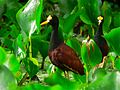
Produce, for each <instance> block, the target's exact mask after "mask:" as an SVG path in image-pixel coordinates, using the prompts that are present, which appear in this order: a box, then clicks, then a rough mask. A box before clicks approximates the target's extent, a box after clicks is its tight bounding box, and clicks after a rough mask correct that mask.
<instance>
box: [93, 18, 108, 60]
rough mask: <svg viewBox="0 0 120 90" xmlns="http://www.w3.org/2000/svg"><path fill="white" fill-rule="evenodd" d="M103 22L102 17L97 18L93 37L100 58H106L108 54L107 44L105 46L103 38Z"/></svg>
mask: <svg viewBox="0 0 120 90" xmlns="http://www.w3.org/2000/svg"><path fill="white" fill-rule="evenodd" d="M103 21H104V19H103V17H102V16H99V17H98V30H97V31H96V34H95V36H94V40H95V42H96V44H97V45H98V47H99V48H100V50H101V53H102V58H104V57H105V56H107V54H108V52H109V47H108V44H107V42H106V40H105V38H104V37H103V36H104V35H103V29H102V25H103Z"/></svg>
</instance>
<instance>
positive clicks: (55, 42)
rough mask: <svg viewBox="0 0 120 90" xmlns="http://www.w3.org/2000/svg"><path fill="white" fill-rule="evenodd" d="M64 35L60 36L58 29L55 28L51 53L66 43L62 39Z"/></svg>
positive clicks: (51, 39) (51, 42) (51, 41)
mask: <svg viewBox="0 0 120 90" xmlns="http://www.w3.org/2000/svg"><path fill="white" fill-rule="evenodd" d="M61 36H62V35H60V33H59V31H58V29H57V30H56V28H53V30H52V33H51V38H50V48H49V51H52V50H54V49H55V48H57V47H58V46H59V45H60V44H61V43H63V42H64V40H63V39H62V38H61Z"/></svg>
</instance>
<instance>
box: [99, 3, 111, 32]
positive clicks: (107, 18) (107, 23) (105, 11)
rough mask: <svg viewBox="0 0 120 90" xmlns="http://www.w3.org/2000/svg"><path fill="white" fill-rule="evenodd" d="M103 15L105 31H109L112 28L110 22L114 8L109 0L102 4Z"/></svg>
mask: <svg viewBox="0 0 120 90" xmlns="http://www.w3.org/2000/svg"><path fill="white" fill-rule="evenodd" d="M101 9H102V15H103V16H104V22H103V27H102V29H103V31H105V32H108V31H109V30H110V24H111V21H112V16H111V14H112V10H111V7H110V4H109V3H108V2H107V1H104V3H103V6H102V8H101Z"/></svg>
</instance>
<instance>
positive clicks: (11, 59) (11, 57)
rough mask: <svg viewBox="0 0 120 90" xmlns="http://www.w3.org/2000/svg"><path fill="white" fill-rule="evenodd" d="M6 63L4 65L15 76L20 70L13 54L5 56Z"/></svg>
mask: <svg viewBox="0 0 120 90" xmlns="http://www.w3.org/2000/svg"><path fill="white" fill-rule="evenodd" d="M7 58H8V59H7V61H6V63H5V65H6V67H8V68H9V70H10V71H11V72H12V73H13V74H14V75H15V74H16V73H17V71H18V70H19V68H20V63H19V62H18V60H17V58H16V57H15V55H14V54H9V55H8V56H7Z"/></svg>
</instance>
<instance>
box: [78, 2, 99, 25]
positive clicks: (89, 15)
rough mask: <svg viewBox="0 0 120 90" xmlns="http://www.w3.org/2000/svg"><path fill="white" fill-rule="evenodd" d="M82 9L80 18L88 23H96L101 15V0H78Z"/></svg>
mask: <svg viewBox="0 0 120 90" xmlns="http://www.w3.org/2000/svg"><path fill="white" fill-rule="evenodd" d="M77 1H78V7H79V10H80V12H81V13H80V18H81V20H82V21H83V22H84V23H86V24H93V23H94V24H96V23H97V17H98V16H99V15H100V10H99V8H100V4H101V2H100V1H101V0H77Z"/></svg>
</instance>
